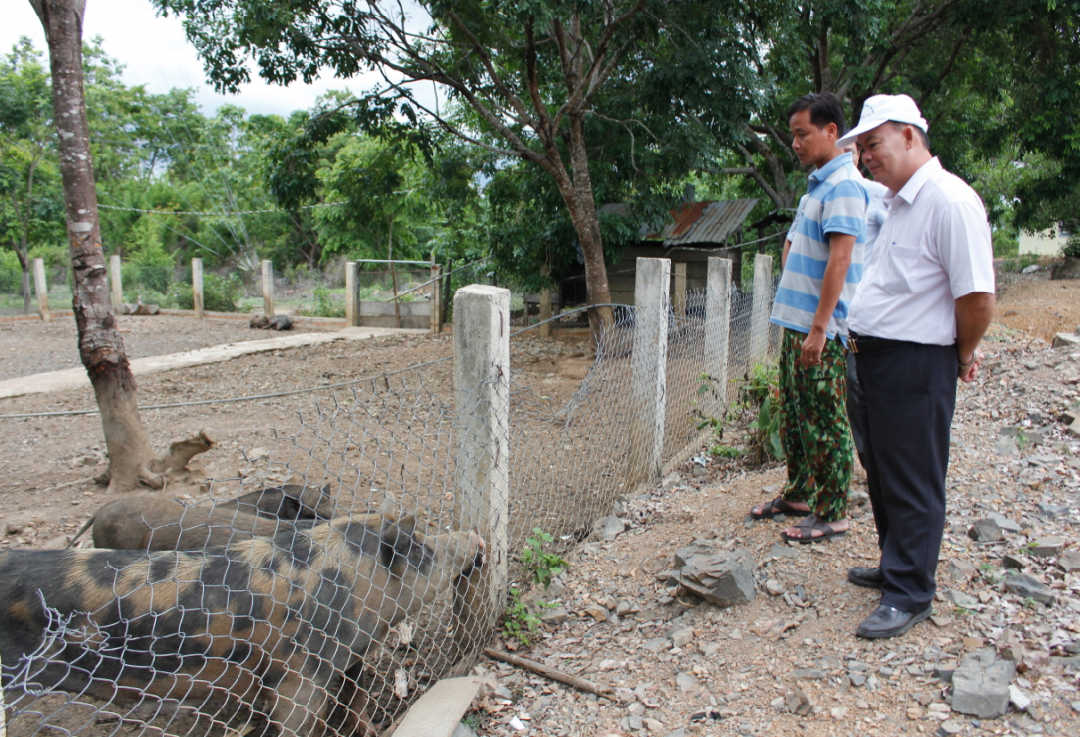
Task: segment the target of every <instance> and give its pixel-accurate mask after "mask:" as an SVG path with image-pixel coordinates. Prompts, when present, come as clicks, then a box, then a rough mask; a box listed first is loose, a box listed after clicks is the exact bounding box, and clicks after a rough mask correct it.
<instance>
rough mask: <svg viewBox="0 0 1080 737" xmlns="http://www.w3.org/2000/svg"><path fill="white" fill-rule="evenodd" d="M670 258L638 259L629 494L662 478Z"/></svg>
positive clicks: (632, 374) (635, 289)
mask: <svg viewBox="0 0 1080 737" xmlns="http://www.w3.org/2000/svg"><path fill="white" fill-rule="evenodd" d="M669 284H671V260H670V259H666V258H639V259H638V260H637V269H636V276H635V279H634V343H633V356H632V357H631V361H630V370H631V376H632V378H631V380H630V384H631V386H630V391H631V395H632V397H633V402H632V406H633V408H634V410H633V411H634V414H635V417H634V425H633V429H632V432H633V433H634V434H633V436H632V437H631V439H630V445H631V447H632V448H633V455H632V456H631V459H630V469H629V484H628V489H627V490H628V491H632V490H633V489H634V488H635V487H637V486H638V485H641V484H650V483H652V482H654V481H656V479H657V478H658V477H659V475H660V468H661V464H662V462H663V456H664V412H665V409H666V404H667V402H666V395H667V344H668V312H669V309H670V303H669V301H668V285H669Z"/></svg>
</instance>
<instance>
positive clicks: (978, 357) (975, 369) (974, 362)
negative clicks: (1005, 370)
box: [957, 348, 983, 384]
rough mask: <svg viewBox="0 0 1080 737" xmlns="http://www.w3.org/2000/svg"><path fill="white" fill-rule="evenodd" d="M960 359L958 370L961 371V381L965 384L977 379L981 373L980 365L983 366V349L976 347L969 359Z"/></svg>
mask: <svg viewBox="0 0 1080 737" xmlns="http://www.w3.org/2000/svg"><path fill="white" fill-rule="evenodd" d="M959 361H960V367H959V369H957V370H958V371H959V377H960V381H962V382H964V383H965V384H970V383H971V382H973V381H975V379H976V377H977V376H978V375H979V366H981V365H982V362H983V352H982V349H981V348H976V349H975V353H974V354H972V356H971V357H970V358H968V360H967V361H964V359H963V358H961V359H959Z"/></svg>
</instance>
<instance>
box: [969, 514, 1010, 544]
mask: <svg viewBox="0 0 1080 737" xmlns="http://www.w3.org/2000/svg"><path fill="white" fill-rule="evenodd" d="M967 534H968V537H970V538H971V539H972V540H974V541H975V542H977V543H989V542H997V541H999V540H1004V539H1005V532H1004V530H1002V529H1001V527H999V526H998V523H997V522H994V520H992V519H985V518H984V519H980V520H976V522H975V524H974V525H972V526H971V529H969V530H968V533H967Z"/></svg>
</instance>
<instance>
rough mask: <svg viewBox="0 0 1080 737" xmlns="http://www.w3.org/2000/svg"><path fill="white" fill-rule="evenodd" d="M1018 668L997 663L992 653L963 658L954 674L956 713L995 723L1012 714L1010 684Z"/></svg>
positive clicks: (987, 651) (1004, 662)
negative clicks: (999, 718) (997, 719)
mask: <svg viewBox="0 0 1080 737" xmlns="http://www.w3.org/2000/svg"><path fill="white" fill-rule="evenodd" d="M1014 675H1016V664H1015V663H1013V662H1011V661H1008V660H998V659H997V658H996V657H995V656H994V651H993V650H992V649H987V650H980V651H978V652H974V653H971V654H970V655H968V656H966V657H965V658H964V662H962V663H961V664H960V667H959V668H957V669H956V672H955V673H953V677H952V683H953V702H952V709H953V711H956V712H960V713H961V714H970V715H972V716H977V717H979V718H980V719H993V718H995V717H999V716H1001V715H1002V714H1004V713H1005V712H1007V711H1008V710H1009V684H1010V683H1012V679H1013V676H1014Z"/></svg>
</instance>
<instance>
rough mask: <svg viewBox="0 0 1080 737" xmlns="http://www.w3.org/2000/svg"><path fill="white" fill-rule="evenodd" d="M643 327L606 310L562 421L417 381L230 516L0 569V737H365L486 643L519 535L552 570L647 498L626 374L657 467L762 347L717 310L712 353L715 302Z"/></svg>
mask: <svg viewBox="0 0 1080 737" xmlns="http://www.w3.org/2000/svg"><path fill="white" fill-rule="evenodd" d="M774 289H775V284H773V285H772V287H771V289H770V294H769V297H770V301H771V296H772V290H774ZM662 304H663V315H664V319H665V320H666V325H667V327H666V337H665V338H664V341H665V343H664V345H663V346H662V347H661V348H658V347H657V346H656V345H655V344H650V343H648V342H647V341H643V340H642V338H641V334H640V331H642V330H643V329H644V328H643V325H644V324H645V322H647V321H646V319H645V316H644V313H642V312H640V311H638V310H635V309H634V308H631V307H625V308H620V309H618V310H616V311H615V320H614V322H613V324H611V325H610V326H608V327H606V328H605V329H604V330H603V331H602V333H601V336H600V341H599V344H598V345H597V346H596V355H595V359H594V360H593V361H592V363H591V366H590V367H589V370H588V372H587V374H586V375H585V378H584V379H583V380H582V381H581V383H580V385H579V386H577V388H576V389H575V391H574V392H573V394H572V395H571V396H570V397H569V399H568V400H566V401H559V400H556V399H554V398H552V397H550V396H549V395H548V394H547V392H546V391H545V385H544V383H543V379H542V378H541V377H539V376H538V375H537V374H534V373H526V372H523V371H515V370H513V367H512V366H509V365H505V366H503V365H498V366H495V367H494V374H493V376H494V378H492V380H491V381H490V382H485V383H481V384H479V385H477V386H474V387H471V388H470V387H465V388H464V390H463V388H462V387H459V388H458V393H457V395H456V397H455V396H449V391H448V389H447V388H446V384H445V381H444V380H440V381H430V380H429V379H428V378H427V377H428V375H429V372H431V371H432V368H431V367H428V368H416V369H412V370H408V371H405V372H399V373H397V374H395V375H393V376H386V377H382V378H379V379H375V380H371V381H365V382H364V383H361V384H356V385H354V386H352V387H348V388H336V389H333V390H329V391H326V392H325V393H323V394H321V395H320V397H321V398H320V399H319V400H318V401H316V402H313V403H312V405H311V408H310V410H308V411H306V412H305V413H303V414H302V416H301V417H300V420H301V429H300V431H299V432H296V433H294V434H290V435H287V436H275V437H274V438H273V439H272V440H271V441H270V442H268V443H267V447H265V448H263V449H259V450H257V451H254V452H252V453H249V454H248V455H247V462H246V464H245V467H244V468H243V469H241V470H240V472H239V474H238V476H237V477H236V478H234V479H228V481H230V482H238V483H239V489H240V495H239V496H238V497H236V498H232V499H229V498H225V496H224V495H223V494H222V493H219V492H216V491H215V490H214V489H213V488H211V490H210V496H209V498H206V499H204V500H203V501H200V502H198V503H193V502H190V501H187V502H184V501H181V500H176V499H168V498H165V497H161V496H158V497H155V499H156V501H155V502H153V503H150V502H149V501H147V500H146V498H141V499H128V500H121V501H120V502H115V503H113V504H114V505H117V506H116V507H115V508H112V509H110V508H109V507H106V508H102V509H101V510H99V511H98V513H97V515H96V517H95V521H94V527H93V542H94V546H95V548H99V549H85V550H70V551H7V552H0V589H2V594H3V600H2V604H0V644H2V645H3V648H2V650H3V669H4V679H5V687H6V689H7V692H8V696H9V707H10V710H9V715H10V721H9V723H8V732H9V734H10V735H13V737H23V736H29V735H39V734H46V733H48V734H56V733H60V734H65V735H80V736H81V737H104V736H105V735H114V734H120V733H123V734H125V735H141V734H154V735H160V734H169V735H196V734H198V735H203V734H208V735H209V734H214V735H219V734H220V735H225V734H227V733H228V732H229V731H233V730H235V731H239V732H240V733H242V734H243V733H247V732H249V731H251V732H252V733H260V734H261V733H263V730H267V729H269V730H270V731H271V733H272V732H275V731H276V732H279V733H281V734H286V735H293V734H303V735H305V736H306V735H324V734H325V735H356V734H359V735H377V734H379V733H380V732H381V731H382V730H384V729H385V728H387V727H388V726H389V725H391V724H392V723H393V722H394V721H395V720H396V719H397V718H398V717H399V716H400V715H401V714H402V713H403V712H404V710H406V709H407V708H408V706H409V704H410V703H411V702H412V700H413V699H414V698H415V697H416V695H417V694H419V693H422V692H423V691H424V690H425V689H426V688H427V687H428V686H430V685H431V684H433V683H434V682H435V681H437V680H438V679H440V678H443V677H446V676H447V675H450V674H452V673H460V672H461V670H462V667H463V666H464V667H468V666H469V665H471V663H472V662H473V661H474V659H475V657H476V656H477V654H478V653H479V651H480V649H481V648H482V647H483V646H485V645H486V644H487V643H488V641H489V640H490V638H491V636H492V634H493V632H494V625H495V624H496V622H497V619H498V617H499V615H500V614H501V611H502V607H503V605H504V603H505V600H506V593H507V589H508V587H509V586H510V585H511V583H512V582H514V581H516V580H520V579H521V578H523V574H524V573H525V571H524V569H523V568H522V566H521V564H520V562H519V561H518V554H519V553H520V551H521V550H522V547H523V545H524V541H525V538H526V537H527V536H528V535H529V533H530V531H531V530H533V529H534V528H537V527H539V528H541V529H543V530H544V531H546V532H548V533H549V534H551V535H553V536H554V537H555V539H556V540H557V541H558V545H559V546H560V547H561V548H563V549H566V548H569V547H571V546H573V545H574V544H576V543H577V542H578V541H580V540H583V539H585V538H586V537H588V536H589V535H590V534H591V533H592V532H593V529H594V523H595V522H596V520H598V519H599V518H601V517H603V516H605V515H607V514H610V512H611V509H612V507H613V505H614V503H615V502H616V500H617V499H619V497H620V496H621V495H631V494H632V493H637V492H639V491H640V490H641V488H642V484H643V483H645V484H648V483H651V482H652V481H654V480H655V475H653V476H651V477H648V478H640V477H639V476H638V475H637V472H636V470H635V469H637V468H639V467H640V462H641V455H642V453H641V451H642V448H644V447H647V446H648V445H649V443H651V442H653V441H654V439H655V436H656V432H655V423H654V420H653V418H650V417H648V416H645V415H643V413H642V406H641V402H640V397H641V396H642V394H643V392H648V391H649V390H650V387H651V386H653V385H652V384H651V383H650V382H651V381H653V379H651V378H649V377H650V376H652V374H648V375H646V372H643V371H642V370H641V367H642V365H644V364H648V363H650V362H652V363H653V364H655V363H656V362H657V361H658V360H659V358H660V357H663V361H662V363H663V366H664V369H665V371H666V373H665V374H664V384H663V386H664V389H663V390H662V391H661V392H660V394H662V396H661V397H660V398H659V399H660V404H659V406H660V407H661V408H662V417H663V424H662V434H661V438H662V451H661V453H660V461H661V464H662V465H663V466H665V467H667V466H670V465H671V464H672V463H675V462H677V461H678V459H680V458H681V457H685V456H686V454H687V453H688V452H693V451H695V450H697V449H698V448H700V447H701V443H702V436H701V427H700V420H701V418H702V417H703V416H704V415H705V414H713V416H721V417H722V413H723V410H724V408H725V407H724V403H725V402H727V401H729V396H734V393H731V392H724V391H720V392H713V393H712V394H707V393H706V392H702V391H701V387H702V386H703V384H707V383H708V382H707V381H706V380H705V379H706V377H707V376H708V374H709V372H710V371H712V372H713V373H724V374H726V376H727V377H732V378H734V377H737V376H739V375H740V374H741V373H743V372H745V371H746V367H748V366H752V365H753V364H754V363H755V362H761V361H765V360H768V359H767V356H766V355H763V354H759V355H754V353H753V351H755V350H759V349H760V347H761V346H762V345H765V346H766V349H767V348H768V346H769V345H775V343H771V342H770V338H769V336H768V333H769V332H771V331H770V330H769V328H768V327H767V323H765V325H766V327H765V328H764V330H765V332H766V334H765V335H764V336H759V335H754V334H753V328H752V327H751V326H752V325H755V324H756V325H759V331H760V325H761V324H762V323H761V321H760V320H758V321H754V320H753V316H752V315H751V314H750V313H751V311H752V309H753V307H752V306H753V300H752V299H748V298H747V296H746V295H743V294H740V293H738V292H737V291H734V290H733V291H732V293H731V295H730V304H729V305H728V310H729V318H728V320H727V324H726V325H725V326H724V327H725V328H727V330H726V331H724V332H726V333H727V336H726V338H724V340H725V341H726V346H727V351H726V352H724V353H717V351H716V350H714V349H715V346H710V342H711V341H714V340H715V333H714V332H710V331H715V330H716V325H715V321H714V322H713V323H710V321H709V314H708V313H709V311H710V310H715V305H716V301H715V296H714V298H713V301H712V302H710V297H709V295H708V294H706V293H705V292H703V291H688V292H687V293H686V294H685V297H680V298H679V299H677V300H675V301H674V303H672V302H671V301H670V300H669V298H668V297H666V296H665V297H664V299H663V301H662ZM650 329H651V328H650ZM505 339H506V340H507V341H508V340H509V337H506V338H505ZM653 354H655V355H653ZM717 355H722V356H723V361H724V367H723V368H724V370H723V371H722V372H717V371H716V370H715V368H714V367H711V366H710V361H714V360H715V357H716V356H717ZM458 360H461V359H460V358H459V359H458ZM488 368H491V367H490V366H489V367H488ZM714 378H715V377H714ZM493 387H495V388H494V389H493ZM492 392H494V394H493V393H492ZM500 392H504V394H500ZM492 396H504V397H505V400H506V406H507V409H506V411H505V414H500V412H498V411H495V410H494V409H493V407H494V403H495V400H492V399H491V397H492ZM716 413H720V414H719V415H717V414H716ZM499 474H503V475H504V476H503V478H505V480H506V483H505V484H504V485H501V486H500V485H499V483H496V482H495V481H493V478H495V477H498V476H499ZM484 485H486V486H484ZM478 486H484V488H485V489H487V492H486V493H487V494H488V495H489V497H490V496H491V495H496V496H497V495H502V498H501V499H491V498H488V497H483V494H481V495H480V497H483V498H484V501H483V503H484V504H489V503H490V504H491V505H492V508H500V507H499V505H500V504H501V505H503V506H502V507H501V508H502V509H503V510H504V511H503V512H500V513H499V514H498V515H497V516H498V519H488V523H489V524H490V525H492V526H491V527H489V528H487V529H485V528H484V526H483V525H482V524H481V525H479V526H478V525H476V524H474V520H475V519H477V514H478V510H477V509H476V508H475V505H476V504H477V499H478V498H479V497H478V496H477V493H476V488H477V487H478ZM481 516H482V515H481ZM148 551H150V552H148ZM493 553H497V555H493ZM252 730H254V731H252Z"/></svg>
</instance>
